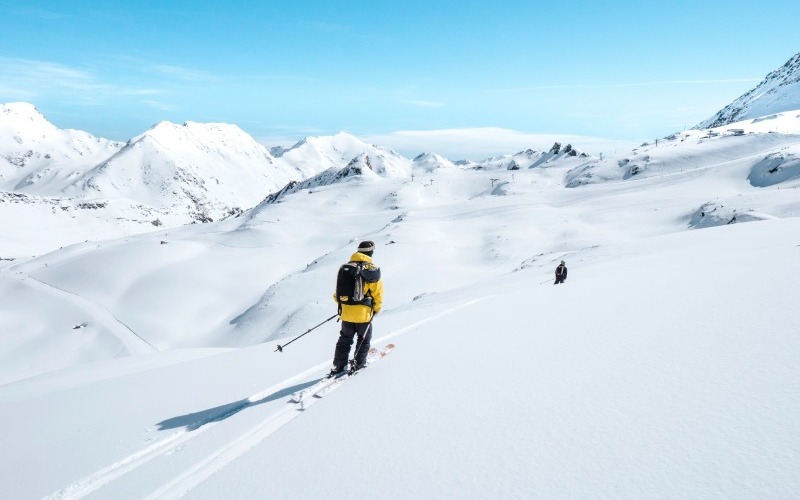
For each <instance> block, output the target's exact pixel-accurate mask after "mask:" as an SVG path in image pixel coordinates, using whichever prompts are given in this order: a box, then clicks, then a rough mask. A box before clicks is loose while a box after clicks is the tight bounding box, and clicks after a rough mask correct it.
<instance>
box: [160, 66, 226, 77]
mask: <svg viewBox="0 0 800 500" xmlns="http://www.w3.org/2000/svg"><path fill="white" fill-rule="evenodd" d="M152 69H153V70H154V71H156V72H157V73H160V74H162V75H165V76H168V77H171V78H177V79H180V80H186V81H211V80H216V77H215V76H213V75H211V74H209V73H206V72H204V71H199V70H195V69H190V68H183V67H181V66H172V65H169V64H155V65H153V66H152Z"/></svg>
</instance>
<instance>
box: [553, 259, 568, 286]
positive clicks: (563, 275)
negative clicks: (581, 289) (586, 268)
mask: <svg viewBox="0 0 800 500" xmlns="http://www.w3.org/2000/svg"><path fill="white" fill-rule="evenodd" d="M565 281H567V266H566V265H564V261H563V260H562V261H561V264H559V265H558V267H557V268H556V282H555V283H553V284H554V285H558V284H559V283H563V282H565Z"/></svg>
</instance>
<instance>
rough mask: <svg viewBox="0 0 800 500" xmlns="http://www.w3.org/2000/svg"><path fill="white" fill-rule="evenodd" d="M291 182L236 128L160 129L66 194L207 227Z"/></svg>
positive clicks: (292, 174)
mask: <svg viewBox="0 0 800 500" xmlns="http://www.w3.org/2000/svg"><path fill="white" fill-rule="evenodd" d="M299 177H300V176H299V175H298V173H297V172H296V171H294V170H293V169H292V168H291V167H289V166H286V165H285V164H283V163H280V164H276V163H275V161H274V158H273V157H272V155H270V153H269V151H268V150H267V148H266V147H265V146H263V145H262V144H260V143H258V142H257V141H256V140H255V139H253V137H251V136H250V135H248V134H247V133H246V132H244V131H243V130H242V129H240V128H239V127H237V126H236V125H231V124H224V123H195V122H186V123H184V124H182V125H178V124H175V123H171V122H161V123H159V124H157V125H155V126H154V127H152V128H151V129H150V130H148V131H146V132H144V133H143V134H140V135H138V136H136V137H134V138H133V139H131V140H130V141H129V142H128V144H126V145H125V147H124V148H123V149H122V150H121V151H119V153H117V154H116V155H114V156H113V157H111V158H109V159H107V160H106V161H104V162H103V163H101V164H100V165H98V166H97V167H96V168H94V169H93V170H92V171H90V172H88V173H87V175H85V176H83V177H82V178H80V179H77V180H76V181H75V182H73V183H72V185H71V186H70V187H69V189H68V190H67V191H68V192H69V193H70V194H75V195H78V194H85V193H87V192H90V193H96V195H97V194H99V195H102V196H113V197H123V198H128V199H131V200H136V201H139V202H141V203H144V204H146V205H148V206H152V207H157V208H170V209H172V210H178V211H182V212H184V213H188V214H190V215H191V217H192V218H194V219H196V220H201V221H207V220H215V219H218V218H220V217H223V216H225V215H229V214H232V213H237V212H238V211H241V210H244V209H247V208H249V207H252V206H253V205H254V204H255V203H257V202H258V201H259V200H261V199H263V197H264V196H265V195H266V194H268V193H270V192H274V191H275V190H277V189H279V188H280V187H281V186H284V185H285V184H286V183H287V182H289V181H291V180H296V179H298V178H299Z"/></svg>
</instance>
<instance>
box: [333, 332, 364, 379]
mask: <svg viewBox="0 0 800 500" xmlns="http://www.w3.org/2000/svg"><path fill="white" fill-rule="evenodd" d="M353 337H356V338H357V342H356V352H355V354H354V355H353V359H355V361H356V364H362V363H365V362H366V361H367V354H368V353H369V343H370V341H371V340H372V323H371V322H370V323H350V322H349V321H342V329H341V331H340V332H339V341H338V342H336V352H335V353H334V354H333V366H335V367H337V368H344V367H345V365H347V358H348V357H349V356H350V347H351V346H352V345H353Z"/></svg>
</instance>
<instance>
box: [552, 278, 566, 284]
mask: <svg viewBox="0 0 800 500" xmlns="http://www.w3.org/2000/svg"><path fill="white" fill-rule="evenodd" d="M564 279H565V278H563V277H561V276H556V282H555V283H553V284H554V285H558V284H559V283H563V282H564Z"/></svg>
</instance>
